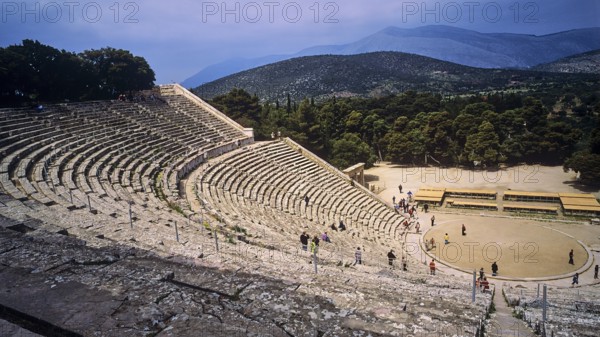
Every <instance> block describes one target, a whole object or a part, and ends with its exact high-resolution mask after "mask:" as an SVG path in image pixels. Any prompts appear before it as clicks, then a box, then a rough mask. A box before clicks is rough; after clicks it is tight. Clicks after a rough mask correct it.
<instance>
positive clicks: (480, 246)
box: [365, 164, 600, 278]
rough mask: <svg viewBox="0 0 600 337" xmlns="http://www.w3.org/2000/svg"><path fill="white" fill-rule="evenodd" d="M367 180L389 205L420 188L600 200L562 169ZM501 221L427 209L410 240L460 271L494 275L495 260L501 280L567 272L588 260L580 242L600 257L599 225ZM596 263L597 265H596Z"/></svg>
mask: <svg viewBox="0 0 600 337" xmlns="http://www.w3.org/2000/svg"><path fill="white" fill-rule="evenodd" d="M365 174H366V177H367V179H368V180H369V181H370V183H371V184H375V185H377V186H379V187H380V188H381V189H382V191H381V192H380V193H379V195H380V197H381V198H382V199H383V200H385V201H387V202H389V203H390V204H391V202H392V197H394V196H395V197H396V198H397V199H399V198H402V197H404V198H406V193H408V191H412V192H413V193H415V192H416V191H418V189H419V188H420V187H421V186H431V187H446V188H470V189H493V190H496V191H497V192H503V191H506V190H508V189H512V190H522V191H537V192H574V193H592V194H594V195H596V197H598V196H599V195H600V191H599V190H590V189H586V188H582V187H581V186H579V185H578V184H577V183H576V175H575V173H573V172H568V173H565V172H563V170H562V167H547V166H535V167H534V166H518V167H514V168H509V169H505V170H500V171H468V170H463V169H439V168H429V167H428V168H425V167H416V168H407V167H399V166H393V165H386V164H380V165H378V166H376V167H374V168H371V169H369V170H367V171H365ZM399 184H402V187H403V193H402V194H400V193H399V190H398V185H399ZM431 215H435V217H436V226H435V227H433V228H432V227H431V226H430V224H431V222H430V218H431ZM482 215H485V216H482ZM505 215H506V214H500V213H498V212H494V211H464V210H458V211H457V210H452V209H447V208H434V209H433V210H431V209H430V212H429V213H427V214H423V213H422V212H421V213H420V214H419V216H420V219H419V222H420V224H421V230H422V234H420V235H417V234H411V240H413V241H414V242H423V240H430V239H431V238H432V237H433V238H434V239H435V241H436V244H437V245H436V248H435V249H433V250H432V251H430V254H432V255H435V256H436V257H437V258H439V259H440V260H441V261H442V262H443V263H445V264H448V265H451V266H454V267H456V268H458V269H461V270H467V271H468V270H479V268H481V267H483V268H484V270H485V271H486V274H488V275H491V268H490V266H491V263H492V262H493V261H494V260H497V263H498V266H499V275H500V276H506V277H514V278H538V277H550V276H558V275H565V274H570V273H571V274H572V273H573V272H575V271H576V270H578V269H580V268H581V267H582V266H583V265H584V264H585V262H586V261H587V259H588V254H587V252H586V250H585V248H584V247H583V246H582V244H584V245H586V246H587V247H588V248H590V249H592V250H595V251H600V226H598V225H591V224H589V223H586V222H584V221H570V222H561V221H555V220H556V219H554V218H552V217H548V216H545V217H546V218H547V219H548V220H538V219H539V218H541V216H540V217H536V216H532V218H531V219H518V218H510V217H505ZM463 223H464V224H465V226H466V228H467V235H466V236H462V235H461V225H462V224H463ZM445 233H448V235H449V237H450V244H448V245H445V244H444V234H445ZM409 247H410V246H409ZM571 249H573V251H574V256H575V258H574V260H575V261H574V262H575V264H574V265H570V264H569V263H568V259H569V257H568V254H569V251H570V250H571ZM420 254H421V255H422V253H420ZM420 259H423V257H420ZM596 263H598V261H594V264H596Z"/></svg>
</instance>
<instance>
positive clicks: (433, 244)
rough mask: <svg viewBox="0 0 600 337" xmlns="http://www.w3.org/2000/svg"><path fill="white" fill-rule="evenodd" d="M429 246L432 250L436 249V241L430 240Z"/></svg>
mask: <svg viewBox="0 0 600 337" xmlns="http://www.w3.org/2000/svg"><path fill="white" fill-rule="evenodd" d="M429 244H430V247H431V248H430V249H433V248H435V239H434V238H431V240H429Z"/></svg>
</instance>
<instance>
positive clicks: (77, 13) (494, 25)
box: [0, 0, 600, 83]
mask: <svg viewBox="0 0 600 337" xmlns="http://www.w3.org/2000/svg"><path fill="white" fill-rule="evenodd" d="M0 6H1V7H0V26H1V30H0V46H7V45H10V44H16V43H19V42H20V41H21V40H23V39H35V40H39V41H40V42H42V43H44V44H48V45H52V46H54V47H57V48H60V49H66V50H69V51H75V52H79V51H83V50H86V49H98V48H102V47H106V46H111V47H115V48H123V49H128V50H131V51H132V52H133V53H134V54H135V55H140V56H143V57H145V58H146V59H147V60H148V62H149V63H150V65H151V66H152V68H153V69H154V70H155V71H156V74H157V83H170V82H174V81H176V82H178V81H183V80H184V79H186V78H187V77H189V76H191V75H193V74H195V73H196V72H198V71H199V70H201V69H202V68H204V67H206V66H208V65H210V64H214V63H217V62H220V61H222V60H225V59H230V58H235V57H257V56H264V55H270V54H292V53H295V52H297V51H299V50H301V49H304V48H307V47H311V46H314V45H322V44H342V43H348V42H352V41H355V40H358V39H360V38H363V37H365V36H367V35H370V34H372V33H375V32H377V31H378V30H381V29H383V28H385V27H388V26H397V27H401V28H412V27H418V26H424V25H436V24H443V25H450V26H454V27H461V28H467V29H473V30H476V31H480V32H511V33H525V34H535V35H544V34H550V33H554V32H558V31H563V30H569V29H574V28H585V27H599V26H600V0H544V1H541V0H538V1H527V0H522V1H520V0H496V1H487V0H482V1H470V0H466V1H462V0H461V1H431V0H415V1H404V0H337V1H329V0H293V1H287V0H283V1H274V0H265V1H261V0H257V1H232V0H216V1H202V0H197V1H192V0H174V1H165V0H146V1H127V0H110V1H101V0H97V1H87V0H84V1H72V0H65V1H3V2H1V3H0Z"/></svg>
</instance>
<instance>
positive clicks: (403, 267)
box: [402, 256, 408, 271]
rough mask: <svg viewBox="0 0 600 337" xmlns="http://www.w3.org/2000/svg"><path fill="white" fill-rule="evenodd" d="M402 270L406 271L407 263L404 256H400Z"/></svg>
mask: <svg viewBox="0 0 600 337" xmlns="http://www.w3.org/2000/svg"><path fill="white" fill-rule="evenodd" d="M402 270H404V271H408V263H406V256H403V257H402Z"/></svg>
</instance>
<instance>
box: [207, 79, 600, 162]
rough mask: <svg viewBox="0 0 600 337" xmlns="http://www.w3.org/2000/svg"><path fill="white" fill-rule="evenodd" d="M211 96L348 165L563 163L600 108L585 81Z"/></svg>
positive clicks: (580, 144)
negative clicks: (463, 91)
mask: <svg viewBox="0 0 600 337" xmlns="http://www.w3.org/2000/svg"><path fill="white" fill-rule="evenodd" d="M211 103H212V104H214V105H215V106H216V107H217V108H219V109H221V110H222V111H224V112H226V113H227V114H229V115H230V116H231V117H232V118H234V119H236V120H237V121H239V122H240V123H241V124H243V125H246V126H250V127H254V128H255V132H256V137H257V139H261V138H262V139H270V137H271V133H272V132H275V133H277V131H280V132H281V133H282V135H283V136H289V137H291V138H293V139H294V140H296V141H298V142H300V143H301V144H303V145H304V146H306V147H308V148H309V149H310V150H312V151H314V152H316V153H318V154H319V155H321V156H322V157H323V158H325V159H327V160H328V161H330V162H331V163H332V164H333V165H335V166H337V167H339V168H345V167H347V166H350V165H352V164H354V163H357V162H365V163H367V164H368V165H371V164H373V163H374V162H375V161H376V160H377V159H383V160H389V161H392V162H396V163H401V164H415V165H422V164H425V163H429V164H434V165H438V164H439V165H464V166H468V167H473V166H475V165H477V166H478V167H494V166H497V165H499V164H517V163H541V164H552V165H561V164H562V163H563V162H564V161H565V160H566V159H568V158H569V157H571V155H572V154H573V153H574V152H575V151H577V150H583V149H586V148H587V146H588V145H587V144H589V143H590V134H592V131H593V130H594V129H595V128H596V125H597V115H598V113H599V112H600V94H599V92H598V91H597V90H596V91H594V90H593V89H590V88H588V87H586V86H585V85H579V86H571V87H569V85H566V86H562V87H556V88H554V89H553V90H544V91H543V92H537V93H535V92H534V93H529V94H527V95H522V94H516V93H496V94H487V95H480V94H473V95H464V96H448V97H442V96H440V95H436V94H430V93H418V92H415V91H407V92H405V93H402V94H398V95H390V96H386V97H381V98H331V99H328V100H325V101H322V102H315V101H314V100H310V99H304V100H302V101H300V102H296V101H294V100H293V99H291V98H290V97H288V99H287V100H284V101H283V102H281V103H280V102H275V103H265V104H261V103H260V100H259V97H257V96H251V95H250V94H249V93H247V92H245V91H244V90H241V89H235V90H233V91H231V92H230V93H228V94H226V95H222V96H218V97H216V98H215V99H214V100H212V101H211ZM594 132H596V133H598V131H594ZM596 133H594V134H596ZM599 134H600V133H599ZM594 139H595V138H594ZM598 166H600V165H598Z"/></svg>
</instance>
